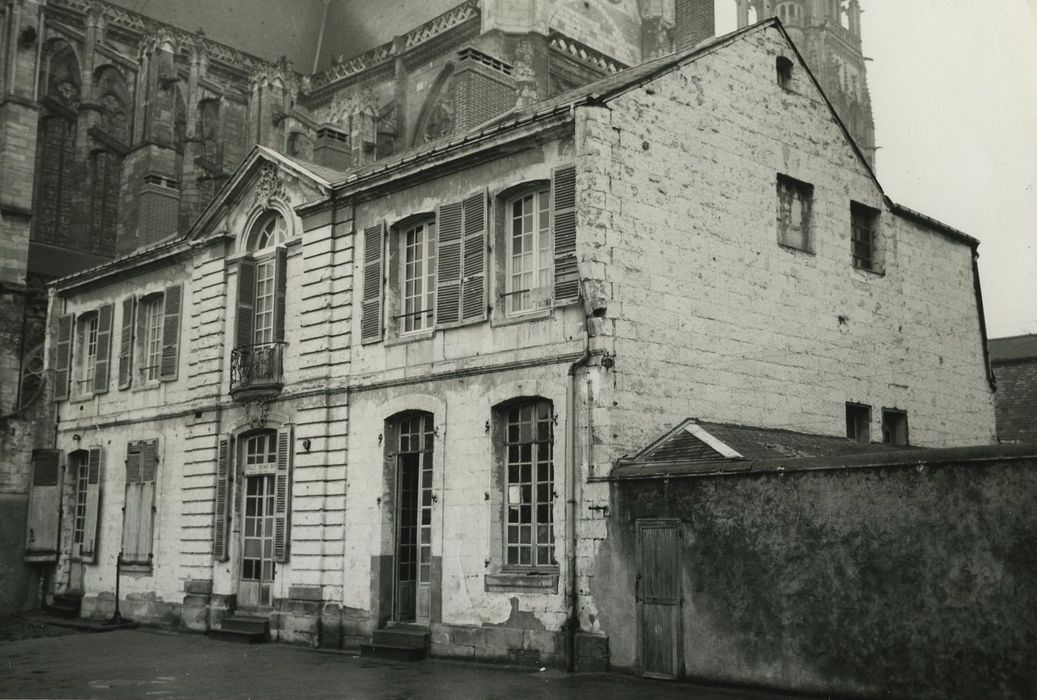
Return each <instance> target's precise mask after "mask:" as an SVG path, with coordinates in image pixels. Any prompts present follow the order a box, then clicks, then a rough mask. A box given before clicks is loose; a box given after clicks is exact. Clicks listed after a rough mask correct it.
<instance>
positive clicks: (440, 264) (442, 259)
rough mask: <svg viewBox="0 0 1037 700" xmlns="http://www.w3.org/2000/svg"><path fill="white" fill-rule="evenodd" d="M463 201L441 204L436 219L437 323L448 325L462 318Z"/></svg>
mask: <svg viewBox="0 0 1037 700" xmlns="http://www.w3.org/2000/svg"><path fill="white" fill-rule="evenodd" d="M462 212H463V206H462V204H461V202H454V203H452V204H443V205H441V206H440V207H439V213H438V215H437V217H436V223H437V226H438V228H439V242H438V244H437V246H436V323H437V324H438V325H445V324H450V323H457V322H458V321H460V320H461V303H460V302H461V264H462V263H461V247H462V245H463V243H464V228H463V226H462V219H463V213H462Z"/></svg>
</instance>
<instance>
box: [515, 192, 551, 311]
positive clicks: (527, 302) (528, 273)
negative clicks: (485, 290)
mask: <svg viewBox="0 0 1037 700" xmlns="http://www.w3.org/2000/svg"><path fill="white" fill-rule="evenodd" d="M506 210H507V230H508V253H507V266H508V267H507V273H506V274H507V290H506V291H505V297H506V298H507V312H508V313H509V314H517V313H525V312H528V311H535V310H537V309H543V308H549V307H550V306H551V300H552V295H553V290H552V281H553V278H552V272H553V270H552V259H551V258H552V252H553V250H552V245H551V208H550V192H549V190H546V189H543V190H537V191H535V192H530V193H529V194H525V195H522V196H519V197H515V198H514V199H512V200H510V201H509V202H508V204H507V206H506Z"/></svg>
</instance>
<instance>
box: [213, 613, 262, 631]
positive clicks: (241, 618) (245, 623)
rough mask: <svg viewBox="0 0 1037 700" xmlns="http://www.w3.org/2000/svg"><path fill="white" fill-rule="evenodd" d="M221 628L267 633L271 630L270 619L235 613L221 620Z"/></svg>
mask: <svg viewBox="0 0 1037 700" xmlns="http://www.w3.org/2000/svg"><path fill="white" fill-rule="evenodd" d="M220 629H222V630H226V631H228V632H250V633H259V634H267V633H268V632H269V631H270V621H269V620H268V619H267V618H265V617H260V616H258V615H239V614H234V615H230V616H228V617H225V618H223V620H221V621H220Z"/></svg>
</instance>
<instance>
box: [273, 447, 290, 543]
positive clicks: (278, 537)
mask: <svg viewBox="0 0 1037 700" xmlns="http://www.w3.org/2000/svg"><path fill="white" fill-rule="evenodd" d="M291 501H292V427H291V426H288V427H286V428H285V429H283V430H279V431H277V473H276V474H275V475H274V561H276V562H281V563H284V562H286V561H288V542H289V537H290V533H289V529H290V526H291V517H292V515H291V505H292V503H291Z"/></svg>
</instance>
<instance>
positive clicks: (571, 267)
mask: <svg viewBox="0 0 1037 700" xmlns="http://www.w3.org/2000/svg"><path fill="white" fill-rule="evenodd" d="M551 213H552V218H553V222H554V248H555V250H554V264H555V285H554V286H555V288H554V301H555V304H565V303H568V302H571V301H576V300H577V299H579V298H580V275H579V271H578V270H577V269H576V167H575V166H573V165H564V166H561V167H559V168H555V171H554V177H553V178H552V180H551Z"/></svg>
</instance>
